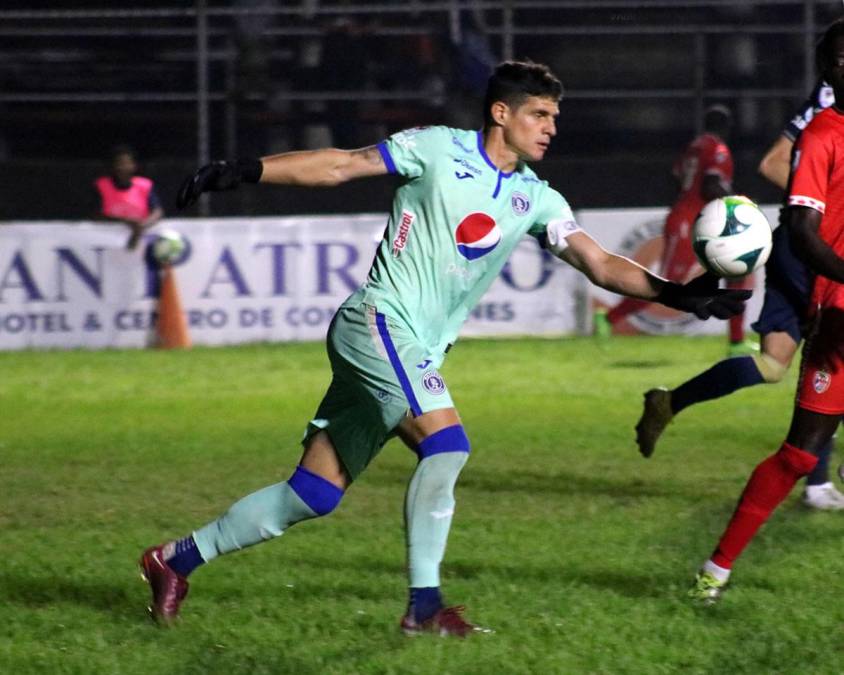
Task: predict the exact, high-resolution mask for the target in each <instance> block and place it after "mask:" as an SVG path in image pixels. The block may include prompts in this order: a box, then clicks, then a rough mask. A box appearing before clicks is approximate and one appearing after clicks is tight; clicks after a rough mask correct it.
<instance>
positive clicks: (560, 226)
mask: <svg viewBox="0 0 844 675" xmlns="http://www.w3.org/2000/svg"><path fill="white" fill-rule="evenodd" d="M580 231H581V230H580V226H579V225H578V224H577V222H576V221H575V220H573V219H566V218H558V219H556V220H552V221H550V222H549V223H548V226H547V228H546V239H545V248H547V249H548V250H549V251H551V253H553V254H554V255H556V256H558V255H560V254H561V253H562V252H563V251H565V250H566V249H567V248H568V247H569V244H568V242H567V241H566V237H568V236H569V235H571V234H574V233H575V232H580Z"/></svg>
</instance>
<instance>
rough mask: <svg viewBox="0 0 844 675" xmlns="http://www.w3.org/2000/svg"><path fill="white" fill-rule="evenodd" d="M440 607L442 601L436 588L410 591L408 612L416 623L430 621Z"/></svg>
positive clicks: (412, 589)
mask: <svg viewBox="0 0 844 675" xmlns="http://www.w3.org/2000/svg"><path fill="white" fill-rule="evenodd" d="M442 606H443V599H442V596H441V595H440V589H439V588H438V587H436V586H434V587H429V588H411V589H410V611H411V612H412V613H413V619H414V621H416V622H417V623H422V622H423V621H427V620H428V619H430V618H431V617H432V616H434V614H436V613H437V611H438V610H440V609H442Z"/></svg>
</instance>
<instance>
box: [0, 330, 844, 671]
mask: <svg viewBox="0 0 844 675" xmlns="http://www.w3.org/2000/svg"><path fill="white" fill-rule="evenodd" d="M724 349H725V344H724V341H723V340H722V339H717V340H716V339H706V338H696V339H681V338H624V339H614V340H613V341H611V342H610V343H609V345H608V346H607V347H606V348H603V349H602V348H600V347H598V346H597V345H595V344H594V343H593V342H592V341H590V340H586V339H570V340H561V341H553V340H523V341H468V340H467V341H464V342H461V343H460V344H459V345H458V346H457V348H455V349H454V350H453V352H452V354H451V355H450V357H449V361H448V363H447V364H446V367H445V368H444V369H443V374H444V375H445V377H446V380H447V381H448V383H449V387H450V389H451V391H452V394H453V396H454V398H455V400H456V402H457V405H458V408H459V409H460V411H461V414H462V416H463V420H464V423H465V425H466V427H467V429H468V432H469V436H470V438H471V440H472V443H473V451H472V458H471V460H470V462H469V464H468V465H467V467H466V469H465V471H464V473H463V475H462V476H461V480H460V483H459V484H458V491H457V499H458V508H457V515H456V517H455V521H454V526H453V528H452V536H451V539H450V542H449V549H448V552H447V555H446V561H445V565H444V569H443V575H444V587H445V590H446V592H447V597H448V598H449V599H450V600H451V601H452V602H461V603H465V604H466V605H467V606H468V608H469V609H468V616H469V618H470V619H472V620H474V621H476V622H478V623H481V624H483V625H486V626H490V627H492V628H494V629H495V631H496V632H495V634H494V635H488V636H478V637H477V639H475V638H473V639H470V640H467V641H459V640H441V639H438V638H433V637H431V638H428V637H424V638H416V639H409V638H405V637H403V636H401V635H400V634H399V632H398V630H397V622H398V619H399V617H400V615H401V614H402V612H403V610H404V602H405V588H404V584H405V581H404V546H403V538H402V509H401V506H402V498H403V494H404V489H405V486H406V483H407V480H408V477H409V474H410V472H411V470H412V467H413V464H414V462H413V457H412V455H411V453H410V452H408V451H407V450H406V449H405V448H404V447H403V446H401V445H400V444H398V443H397V442H393V443H390V444H388V445H387V446H386V448H385V449H384V451H383V453H382V454H381V455H380V456H379V457H378V459H377V460H376V461H375V463H374V464H373V466H371V467H370V469H369V470H368V471H367V473H365V474H364V476H363V477H362V478H361V480H360V481H359V482H358V483H357V484H355V485H354V486H353V487H352V488H351V489H350V491H349V493H348V495H347V497H346V498H345V500H344V502H343V503H342V505H341V506H340V508H339V509H338V510H337V512H336V513H335V514H333V515H332V516H331V517H330V518H327V519H324V520H322V521H321V522H309V523H305V524H303V525H301V526H298V527H296V528H294V529H293V530H292V531H291V532H289V533H288V534H287V535H285V536H284V537H283V538H282V539H281V540H278V541H274V542H270V543H268V544H265V545H263V546H258V547H256V548H253V549H251V550H249V551H245V552H241V553H237V554H234V555H231V556H229V557H227V558H223V559H220V560H217V561H215V562H214V563H213V564H211V565H208V566H207V567H206V568H203V569H200V570H199V571H198V572H197V573H196V574H195V575H194V576H193V577H192V583H193V586H192V590H191V596H190V597H189V599H188V602H187V603H186V604H185V606H184V612H183V620H182V621H181V623H180V624H179V625H178V626H177V627H176V628H175V629H172V630H164V629H160V628H158V627H156V626H155V625H153V624H152V623H151V622H150V621H149V620H148V618H147V616H146V610H145V607H146V603H147V588H146V586H145V585H144V584H142V583H141V582H140V581H139V580H138V577H137V570H136V567H135V563H136V560H137V557H138V555H139V553H140V551H141V550H142V549H143V548H144V547H145V546H148V545H150V544H152V543H157V542H159V541H162V540H164V539H166V538H170V537H175V536H178V535H183V534H184V533H186V532H188V531H190V530H191V529H192V528H194V527H196V526H198V525H201V524H204V523H205V522H207V521H208V520H210V519H212V518H214V517H216V515H218V514H219V513H220V512H221V511H222V510H223V509H225V508H226V507H227V506H228V505H229V504H230V503H231V502H232V501H234V500H235V499H237V498H238V497H240V496H242V495H243V494H245V493H247V492H250V491H252V490H254V489H257V488H259V487H262V486H264V485H266V484H269V483H272V482H277V481H279V480H282V479H284V478H286V477H287V475H289V473H290V471H291V469H292V467H293V466H294V465H295V463H296V460H297V459H298V456H299V445H298V440H299V438H300V436H301V432H302V429H303V425H304V423H305V422H306V421H307V420H308V419H309V417H310V415H311V414H312V413H313V411H314V410H315V408H316V405H317V403H318V402H319V398H320V396H321V395H322V392H323V390H324V389H325V387H326V385H327V383H328V379H329V371H328V366H327V361H326V358H325V355H324V352H323V348H322V346H321V345H317V344H291V345H272V346H267V345H261V346H248V347H239V348H227V349H194V350H192V351H190V352H156V351H125V352H123V351H103V352H34V353H2V354H0V673H50V674H53V673H80V674H86V675H88V674H91V673H150V672H156V673H227V674H230V673H248V674H254V673H297V674H308V673H314V674H323V673H338V674H339V673H343V674H347V673H459V674H461V675H462V674H465V673H541V674H546V673H631V674H637V675H638V674H642V673H648V674H651V673H678V672H683V673H745V672H746V673H813V674H817V673H840V672H841V670H842V667H841V651H840V650H841V644H842V637H844V630H843V626H842V624H844V621H842V619H843V618H844V617H842V613H844V612H842V609H841V605H839V604H838V599H839V598H840V597H841V595H842V591H844V581H842V577H841V574H840V569H841V564H842V561H841V558H840V557H839V556H840V552H841V525H842V520H841V518H842V516H841V515H840V514H829V513H814V512H807V511H806V510H804V509H803V508H802V507H801V505H800V504H799V499H798V496H797V493H798V491H797V490H795V494H794V495H792V496H791V497H790V498H789V500H788V501H787V502H786V503H785V504H784V505H783V506H782V507H781V508H780V510H779V511H778V512H777V513H776V514H775V516H774V517H773V518H772V520H771V522H770V523H769V524H768V525H767V526H766V527H765V528H764V529H763V530H762V532H761V533H760V535H759V536H758V537H757V538H756V540H755V541H754V542H753V543H752V544H751V546H750V547H749V549H748V550H747V552H746V554H745V556H744V557H743V558H742V560H741V561H740V563H739V565H738V566H737V569H736V573H735V575H734V583H733V586H732V588H731V590H730V591H729V593H728V594H727V595H726V596H725V599H724V601H723V603H722V604H721V605H719V606H716V607H713V608H710V609H707V610H700V609H696V608H693V607H691V606H689V605H688V604H687V603H686V601H685V599H684V592H685V589H686V587H687V585H688V583H689V581H690V579H691V577H692V575H693V574H694V571H695V569H696V567H697V565H699V564H700V563H701V561H702V560H704V559H705V558H706V557H707V555H708V554H709V553H710V552H711V549H712V547H713V546H714V544H715V541H716V539H717V537H718V536H719V535H720V532H721V530H722V528H723V526H724V525H725V523H726V521H727V519H728V517H729V515H730V513H731V511H732V508H733V506H734V504H735V501H736V499H737V497H738V494H739V491H740V490H741V487H742V486H743V484H744V482H745V480H746V478H747V476H748V474H749V472H750V470H751V469H752V467H753V466H754V465H755V464H756V463H757V462H758V461H759V459H760V458H762V457H764V456H765V455H767V454H769V453H770V452H772V451H773V450H775V449H776V448H777V447H778V445H779V443H780V441H781V440H782V438H783V435H784V433H785V430H786V428H787V425H788V422H789V418H790V408H791V400H792V397H793V392H794V374H793V373H792V374H790V376H789V379H788V381H787V382H786V383H783V384H781V385H779V386H776V387H756V388H754V389H749V390H744V391H742V392H740V393H738V394H736V395H734V396H732V397H730V398H726V399H722V400H721V401H717V402H712V403H709V404H706V405H701V406H699V407H697V408H693V409H690V410H688V411H686V412H685V413H683V415H682V416H681V417H680V418H679V419H678V420H677V421H676V422H675V423H674V424H672V425H671V426H670V427H669V429H668V430H667V432H666V434H665V436H664V438H663V440H662V442H661V444H660V446H659V447H658V448H657V452H656V453H655V455H654V457H653V458H652V459H651V460H648V461H646V460H643V459H642V458H641V457H640V456H639V454H638V452H637V451H636V448H635V444H634V443H633V432H632V427H633V425H634V424H635V422H636V420H637V418H638V416H639V413H640V410H641V393H642V391H644V390H645V389H647V388H649V387H651V386H654V385H658V384H677V383H679V382H680V381H681V380H683V379H685V378H686V377H688V376H690V375H692V374H694V373H696V372H698V371H699V370H701V369H703V368H704V367H706V366H708V365H709V364H711V363H712V362H713V361H715V360H717V359H718V358H720V357H721V356H722V355H723V353H724Z"/></svg>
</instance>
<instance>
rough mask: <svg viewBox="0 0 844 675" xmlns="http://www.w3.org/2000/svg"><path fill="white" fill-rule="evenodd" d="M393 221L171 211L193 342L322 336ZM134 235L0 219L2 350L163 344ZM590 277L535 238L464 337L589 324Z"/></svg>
mask: <svg viewBox="0 0 844 675" xmlns="http://www.w3.org/2000/svg"><path fill="white" fill-rule="evenodd" d="M385 224H386V216H384V215H355V216H308V217H284V218H248V219H246V218H244V219H239V218H231V219H228V218H227V219H184V220H178V219H169V220H167V221H165V222H163V223H162V224H160V225H159V226H158V227H157V228H155V229H154V230H151V231H150V233H149V235H148V237H147V238H148V240H150V241H151V240H152V239H153V238H154V233H155V232H156V231H160V230H162V229H165V228H166V229H173V230H177V231H178V232H181V233H182V234H183V235H184V236H185V237H186V239H187V240H188V242H189V250H188V251H187V254H186V256H185V257H184V259H183V260H182V261H180V262H179V263H178V264H176V265H175V266H174V272H175V275H176V279H177V284H178V289H179V294H180V297H181V302H182V306H183V309H184V311H185V315H186V319H187V323H188V327H189V331H190V335H191V338H192V340H193V342H194V343H195V344H203V345H217V344H232V343H240V342H254V341H287V340H321V339H323V338H324V336H325V333H326V330H327V328H328V324H329V322H330V320H331V317H332V315H333V314H334V312H335V310H336V309H337V307H338V306H339V305H340V303H341V302H342V301H343V300H344V299H345V298H346V297H347V296H348V295H349V294H350V293H351V292H352V291H353V290H354V289H355V288H357V286H358V285H359V284H360V283H361V282H362V281H363V280H364V278H365V276H366V272H367V270H368V268H369V264H370V262H371V260H372V257H373V255H374V252H375V248H376V246H377V244H378V242H379V241H380V239H381V236H382V234H383V230H384V226H385ZM127 236H128V230H127V229H126V228H125V227H122V226H119V225H103V224H95V223H87V222H82V223H76V222H56V221H51V222H45V223H32V222H27V223H5V224H0V349H3V350H14V349H26V348H74V347H85V348H104V347H144V346H148V345H150V344H153V343H154V340H155V336H154V324H155V316H156V305H157V301H156V289H157V274H158V273H157V271H156V270H155V268H154V267H153V266H152V265H151V264H149V263H148V262H147V256H146V254H145V247H144V246H141V247H139V248H138V250H136V251H128V250H126V249H125V244H126V240H127ZM586 287H587V282H586V281H585V280H584V278H583V277H582V276H581V275H579V274H578V273H576V272H575V271H574V270H573V269H571V268H570V267H568V266H567V265H565V264H564V263H561V262H560V261H559V260H556V259H555V258H553V257H552V256H550V255H548V254H547V253H545V252H543V251H542V250H541V249H540V248H539V247H538V245H537V244H536V242H535V241H534V240H533V239H531V238H526V239H525V240H524V241H523V242H521V243H520V245H519V247H518V248H517V250H516V251H515V252H514V254H513V256H512V258H511V259H510V261H509V263H508V265H507V266H506V267H505V269H504V270H503V271H502V273H501V275H500V276H499V278H498V279H497V280H496V281H495V283H494V284H493V286H492V287H491V288H490V290H489V292H488V293H487V294H486V295H485V296H484V298H483V299H482V301H481V303H480V304H479V305H478V307H477V308H476V310H475V311H474V312H473V314H472V316H471V318H470V320H469V321H468V322H467V324H466V326H465V329H464V334H465V335H475V336H484V335H515V334H537V335H560V334H567V333H572V332H575V331H576V330H578V329H579V328H582V326H579V325H578V323H577V317H578V316H582V315H583V313H582V312H581V313H579V312H578V311H577V308H578V307H582V306H583V305H584V302H583V298H584V297H585V293H586Z"/></svg>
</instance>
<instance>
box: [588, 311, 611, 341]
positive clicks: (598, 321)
mask: <svg viewBox="0 0 844 675" xmlns="http://www.w3.org/2000/svg"><path fill="white" fill-rule="evenodd" d="M592 323H593V325H592V334H593V335H594V336H595V337H596V338H598V339H599V340H606V339H607V338H609V337H610V336H611V335H612V324H611V323H610V320H609V318H607V310H606V309H604V308H599V309H596V310H595V313H594V315H593V316H592Z"/></svg>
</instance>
